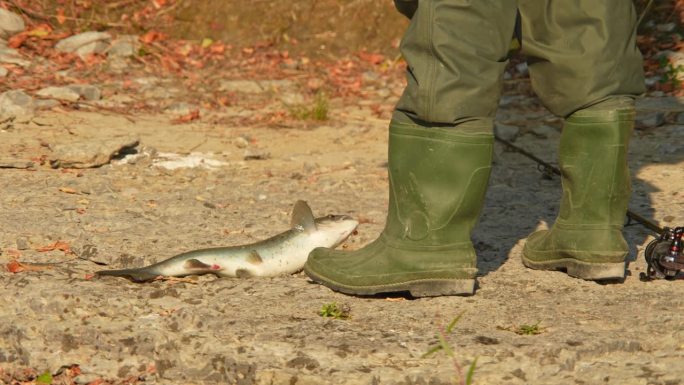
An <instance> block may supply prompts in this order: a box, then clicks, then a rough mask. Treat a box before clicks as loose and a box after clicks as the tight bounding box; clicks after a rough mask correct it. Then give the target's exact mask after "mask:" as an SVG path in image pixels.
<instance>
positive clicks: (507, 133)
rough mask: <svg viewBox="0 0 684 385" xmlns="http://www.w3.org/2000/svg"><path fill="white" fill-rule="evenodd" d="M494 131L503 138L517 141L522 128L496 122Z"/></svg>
mask: <svg viewBox="0 0 684 385" xmlns="http://www.w3.org/2000/svg"><path fill="white" fill-rule="evenodd" d="M494 133H495V134H496V135H497V136H498V137H499V138H501V139H503V140H507V141H509V142H513V141H515V138H517V137H518V134H520V128H519V127H518V126H514V125H511V124H503V123H499V122H497V123H495V124H494Z"/></svg>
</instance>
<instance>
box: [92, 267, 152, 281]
mask: <svg viewBox="0 0 684 385" xmlns="http://www.w3.org/2000/svg"><path fill="white" fill-rule="evenodd" d="M95 274H96V275H97V276H98V277H102V276H111V277H123V278H128V279H130V280H131V281H133V282H149V281H154V280H155V279H156V278H157V277H158V276H159V275H160V274H157V273H156V272H152V271H148V270H146V269H145V268H141V269H122V270H100V271H98V272H96V273H95Z"/></svg>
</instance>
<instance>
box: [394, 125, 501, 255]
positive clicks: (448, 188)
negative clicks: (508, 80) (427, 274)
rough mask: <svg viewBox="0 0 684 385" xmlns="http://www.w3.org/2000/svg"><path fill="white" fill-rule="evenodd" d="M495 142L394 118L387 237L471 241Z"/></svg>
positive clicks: (411, 243) (404, 241)
mask: <svg viewBox="0 0 684 385" xmlns="http://www.w3.org/2000/svg"><path fill="white" fill-rule="evenodd" d="M482 124H487V123H482ZM490 129H491V128H490ZM492 143H493V137H492V136H491V135H464V134H462V133H459V132H457V131H455V130H454V129H449V128H441V127H422V126H418V125H415V124H408V123H402V122H396V121H395V122H392V124H391V125H390V134H389V162H388V167H389V170H388V171H389V184H390V190H389V194H390V197H389V208H388V218H387V225H386V227H385V231H384V237H385V238H386V240H387V241H388V242H391V243H393V244H395V245H396V246H398V247H402V248H407V247H409V248H423V247H428V248H439V249H445V250H446V249H449V248H453V247H459V245H461V246H462V245H465V244H467V245H469V244H470V231H471V230H472V228H473V226H474V225H475V222H476V221H477V218H478V216H479V214H480V211H481V208H482V203H483V201H484V195H485V192H486V187H487V183H488V180H489V174H490V170H491V161H492V146H493V144H492Z"/></svg>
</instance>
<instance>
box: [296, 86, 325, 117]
mask: <svg viewBox="0 0 684 385" xmlns="http://www.w3.org/2000/svg"><path fill="white" fill-rule="evenodd" d="M289 110H290V115H291V116H292V117H293V118H295V119H298V120H317V121H324V120H328V111H329V104H328V97H327V96H326V95H325V94H324V93H323V92H319V93H317V94H316V96H315V97H314V99H313V102H312V103H311V104H310V105H302V104H300V105H293V106H289Z"/></svg>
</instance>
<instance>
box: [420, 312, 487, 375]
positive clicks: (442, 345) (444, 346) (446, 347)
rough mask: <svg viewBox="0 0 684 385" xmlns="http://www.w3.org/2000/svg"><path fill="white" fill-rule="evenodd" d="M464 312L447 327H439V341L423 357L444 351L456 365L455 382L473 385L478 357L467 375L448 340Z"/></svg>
mask: <svg viewBox="0 0 684 385" xmlns="http://www.w3.org/2000/svg"><path fill="white" fill-rule="evenodd" d="M463 314H464V313H461V314H459V315H458V316H456V318H454V319H453V320H451V322H449V325H447V327H446V328H443V329H439V331H438V333H437V336H436V337H437V339H438V342H437V343H436V344H435V345H433V346H431V347H430V348H429V349H428V351H427V352H425V353H424V354H423V356H422V357H423V358H425V357H428V356H430V355H432V354H434V353H437V352H438V351H440V350H441V351H443V352H444V354H446V355H447V356H449V357H450V358H451V360H452V362H453V365H454V371H455V372H456V378H455V379H454V383H456V384H460V385H472V383H473V375H474V374H475V367H476V366H477V357H475V359H473V362H472V363H470V366H469V367H468V371H467V372H466V374H465V376H464V375H463V367H462V366H461V365H460V364H459V363H458V360H457V359H456V353H454V349H453V348H452V347H451V345H450V344H449V341H448V340H447V336H448V335H449V334H451V333H452V332H453V331H454V327H455V326H456V324H457V323H458V321H459V320H460V319H461V317H462V316H463Z"/></svg>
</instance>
